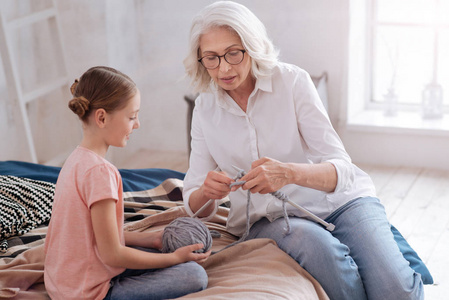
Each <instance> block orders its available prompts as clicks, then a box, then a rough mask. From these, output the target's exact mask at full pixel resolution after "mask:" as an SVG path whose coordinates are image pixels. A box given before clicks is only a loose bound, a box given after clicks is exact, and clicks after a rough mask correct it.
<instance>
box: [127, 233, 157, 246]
mask: <svg viewBox="0 0 449 300" xmlns="http://www.w3.org/2000/svg"><path fill="white" fill-rule="evenodd" d="M163 233H164V231H163V230H159V231H145V232H135V231H124V232H123V234H124V236H125V245H127V246H137V247H144V248H153V249H161V248H162V234H163Z"/></svg>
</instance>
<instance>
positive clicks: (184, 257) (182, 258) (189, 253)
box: [173, 244, 212, 263]
mask: <svg viewBox="0 0 449 300" xmlns="http://www.w3.org/2000/svg"><path fill="white" fill-rule="evenodd" d="M203 247H204V245H203V244H193V245H188V246H184V247H180V248H178V249H176V251H175V252H173V254H174V255H175V256H176V257H177V259H178V261H179V263H184V262H188V261H195V262H198V263H202V262H204V261H205V260H206V259H207V258H208V257H209V256H210V254H211V253H212V251H211V250H209V251H208V252H206V253H195V252H194V251H196V250H200V249H201V248H203Z"/></svg>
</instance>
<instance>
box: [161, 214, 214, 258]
mask: <svg viewBox="0 0 449 300" xmlns="http://www.w3.org/2000/svg"><path fill="white" fill-rule="evenodd" d="M192 244H203V245H204V247H203V248H202V249H199V250H196V251H195V252H196V253H204V252H207V251H209V249H210V248H211V247H212V236H211V233H210V231H209V229H208V228H207V227H206V225H204V224H203V222H201V221H200V220H198V219H195V218H189V217H181V218H177V219H175V220H173V221H172V222H171V223H170V224H168V225H167V227H165V229H164V233H163V234H162V252H163V253H171V252H174V251H175V250H176V249H178V248H180V247H183V246H188V245H192Z"/></svg>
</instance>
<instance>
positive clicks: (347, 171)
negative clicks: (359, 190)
mask: <svg viewBox="0 0 449 300" xmlns="http://www.w3.org/2000/svg"><path fill="white" fill-rule="evenodd" d="M326 162H328V163H331V164H332V165H334V167H335V170H337V186H336V187H335V190H334V193H340V192H343V191H346V190H348V189H349V188H350V187H351V186H352V184H353V182H354V176H355V174H354V168H353V167H352V164H351V163H348V162H347V161H344V160H341V159H330V160H327V161H326Z"/></svg>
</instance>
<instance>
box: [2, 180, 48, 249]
mask: <svg viewBox="0 0 449 300" xmlns="http://www.w3.org/2000/svg"><path fill="white" fill-rule="evenodd" d="M54 193H55V184H53V183H49V182H45V181H39V180H33V179H28V178H20V177H15V176H4V175H0V243H1V245H0V251H1V252H5V251H6V250H7V247H8V244H7V241H6V239H7V238H9V237H11V236H15V235H23V234H24V233H27V232H28V231H30V230H31V229H34V228H36V227H37V226H39V225H41V224H43V223H45V222H48V221H49V220H50V217H51V209H52V206H53V197H54Z"/></svg>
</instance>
